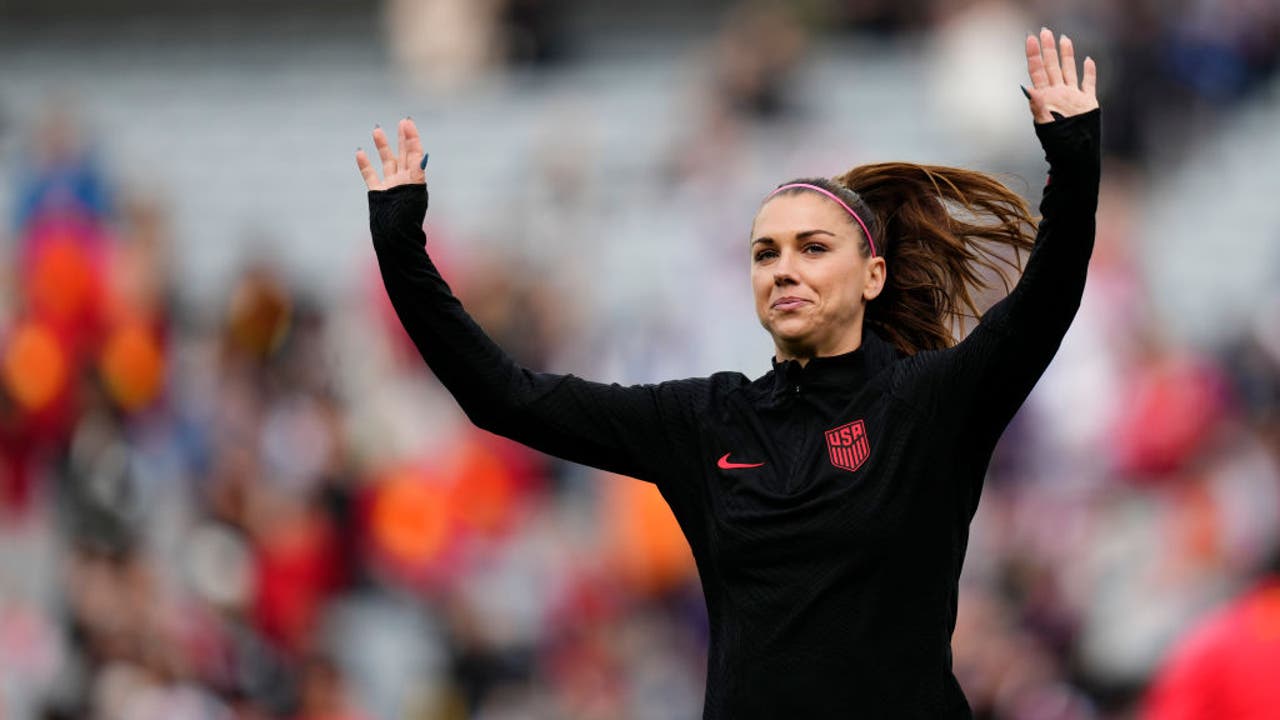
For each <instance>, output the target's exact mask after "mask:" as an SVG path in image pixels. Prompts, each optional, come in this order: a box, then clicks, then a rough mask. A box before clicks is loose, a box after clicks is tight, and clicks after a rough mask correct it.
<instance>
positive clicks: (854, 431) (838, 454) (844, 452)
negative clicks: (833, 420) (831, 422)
mask: <svg viewBox="0 0 1280 720" xmlns="http://www.w3.org/2000/svg"><path fill="white" fill-rule="evenodd" d="M826 436H827V452H828V453H829V454H830V455H831V464H832V465H835V466H836V467H838V468H841V469H843V470H848V471H849V472H853V471H854V470H857V469H858V468H859V467H861V466H862V463H864V462H866V460H867V456H868V455H870V454H871V443H870V442H869V441H868V440H867V426H866V423H864V422H863V421H861V420H854V421H853V422H851V423H845V424H844V425H841V426H840V427H837V428H832V429H830V430H828V431H827V432H826Z"/></svg>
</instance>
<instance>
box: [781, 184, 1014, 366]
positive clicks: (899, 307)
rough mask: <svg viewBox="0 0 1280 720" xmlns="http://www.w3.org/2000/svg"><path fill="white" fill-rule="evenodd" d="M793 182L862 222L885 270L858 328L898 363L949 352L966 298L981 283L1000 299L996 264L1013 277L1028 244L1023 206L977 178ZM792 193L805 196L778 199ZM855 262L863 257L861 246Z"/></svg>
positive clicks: (973, 310)
mask: <svg viewBox="0 0 1280 720" xmlns="http://www.w3.org/2000/svg"><path fill="white" fill-rule="evenodd" d="M795 182H802V183H809V184H813V185H818V186H819V187H822V188H824V189H826V190H829V191H832V192H834V193H836V194H837V195H838V196H839V197H840V198H841V199H843V200H844V201H845V202H846V203H847V204H849V206H850V207H851V208H853V209H854V211H856V212H857V213H858V215H860V216H861V217H862V219H863V221H864V222H866V223H867V227H868V229H869V230H870V231H871V234H872V236H873V237H874V240H875V245H876V251H877V253H878V254H879V255H880V256H882V257H884V259H885V266H886V271H887V272H886V278H885V286H884V288H883V289H882V290H881V291H880V294H879V295H878V296H877V297H876V298H875V299H874V300H871V301H870V302H869V303H867V310H866V316H865V317H864V319H863V322H865V323H867V324H868V325H869V326H870V327H872V328H874V329H875V330H876V332H877V333H879V334H880V336H881V337H883V338H885V340H887V341H889V342H891V343H892V344H893V345H894V346H895V347H897V348H898V349H899V350H901V351H902V352H904V353H906V354H907V355H914V354H915V353H917V352H919V351H921V350H939V349H942V348H947V347H951V346H952V345H954V344H955V343H956V342H957V339H958V338H957V337H956V335H955V333H954V332H953V329H952V328H953V327H955V326H956V325H957V324H958V323H959V322H961V321H962V320H963V319H964V318H977V317H978V315H979V310H978V305H977V303H976V302H975V299H974V296H975V294H977V293H979V292H980V291H981V290H983V289H986V288H989V287H991V283H990V281H989V278H990V275H991V274H992V273H994V275H996V276H997V277H999V278H1000V280H1001V281H1002V282H1003V283H1004V286H1005V290H1006V292H1007V291H1008V289H1009V288H1010V287H1011V282H1010V277H1009V275H1007V274H1006V270H1005V269H1004V268H1002V267H1001V266H1004V267H1007V268H1013V269H1016V270H1018V271H1019V273H1020V272H1021V269H1022V265H1021V253H1022V251H1024V250H1025V251H1030V249H1031V247H1032V246H1033V245H1034V244H1035V231H1036V224H1035V220H1034V219H1033V218H1032V216H1031V210H1030V208H1029V207H1028V205H1027V203H1026V201H1025V200H1023V199H1022V197H1021V196H1019V195H1018V194H1017V193H1015V192H1013V191H1012V190H1010V189H1009V188H1007V187H1005V185H1004V184H1003V183H1001V182H1000V181H999V180H997V179H996V178H994V177H992V176H991V175H988V174H986V173H981V172H976V171H973V170H964V169H962V168H953V167H942V166H937V165H916V164H913V163H902V162H888V163H875V164H871V165H860V166H858V167H855V168H853V169H852V170H850V171H848V172H846V173H844V174H843V175H839V176H837V177H834V178H831V179H830V180H827V179H824V178H816V179H815V178H806V179H802V180H793V181H789V182H788V183H783V185H786V184H791V183H795ZM779 187H781V186H779ZM793 192H804V190H802V189H796V190H791V189H788V190H784V191H783V192H782V194H791V193H793ZM862 254H863V256H864V257H870V256H871V248H870V247H869V246H868V244H867V243H866V242H865V240H864V242H863V243H862ZM1010 255H1012V256H1013V257H1012V258H1010V257H1009V256H1010ZM987 271H990V272H987Z"/></svg>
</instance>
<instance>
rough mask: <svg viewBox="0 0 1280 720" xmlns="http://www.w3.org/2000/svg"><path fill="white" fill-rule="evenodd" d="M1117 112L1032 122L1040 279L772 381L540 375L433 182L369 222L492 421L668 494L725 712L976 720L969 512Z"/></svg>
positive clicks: (391, 267) (1085, 217)
mask: <svg viewBox="0 0 1280 720" xmlns="http://www.w3.org/2000/svg"><path fill="white" fill-rule="evenodd" d="M1099 117H1100V111H1098V110H1094V111H1092V112H1089V113H1086V114H1084V115H1079V116H1075V117H1071V118H1066V119H1059V120H1055V121H1053V122H1050V123H1046V124H1042V125H1036V126H1035V130H1036V134H1037V136H1038V137H1039V138H1040V140H1041V143H1042V145H1043V147H1044V149H1045V153H1046V158H1047V159H1048V161H1049V165H1050V175H1049V183H1048V184H1047V186H1046V188H1045V192H1044V198H1043V200H1042V202H1041V206H1040V210H1041V214H1042V220H1041V222H1040V225H1039V230H1038V235H1037V239H1036V245H1035V248H1034V250H1033V251H1032V252H1031V254H1030V256H1029V258H1028V259H1027V263H1026V268H1025V271H1024V273H1023V275H1022V277H1021V279H1020V280H1019V282H1018V284H1017V285H1016V286H1015V288H1014V289H1013V291H1012V292H1011V293H1010V294H1009V295H1008V297H1006V298H1004V299H1003V300H1001V301H1000V302H999V303H997V304H995V305H994V306H993V307H992V308H991V309H990V310H989V311H988V312H986V313H985V314H984V316H983V318H982V321H981V322H980V323H979V324H978V326H977V327H976V328H975V329H974V330H973V331H972V332H971V333H970V334H969V335H968V337H966V338H965V339H964V340H963V341H962V342H960V343H959V344H958V345H956V346H955V347H953V348H950V349H947V350H942V351H930V352H922V353H918V354H916V355H913V356H910V357H907V356H904V355H902V354H901V353H900V352H898V351H896V350H895V349H894V348H893V347H892V346H891V345H889V344H888V343H887V342H885V341H884V340H883V339H882V338H880V337H879V336H877V335H876V334H875V333H874V332H873V331H871V330H867V331H865V332H864V333H863V338H862V345H861V347H859V348H858V349H856V350H854V351H852V352H850V353H847V354H844V355H839V356H832V357H819V358H814V359H812V360H810V361H809V363H808V364H807V365H806V366H801V365H800V364H799V363H797V362H795V361H786V362H783V363H778V362H776V361H775V362H774V365H773V369H772V370H771V371H770V372H769V373H767V374H765V375H764V376H762V377H760V378H757V379H755V380H751V379H748V378H747V377H745V376H744V375H742V374H741V373H736V372H722V373H716V374H714V375H712V376H710V377H706V378H692V379H687V380H675V381H671V382H664V383H659V384H654V385H635V386H629V387H624V386H621V385H617V384H612V385H608V384H602V383H597V382H591V381H588V380H583V379H581V378H578V377H575V376H573V375H553V374H548V373H539V372H533V371H531V370H528V369H525V368H522V367H519V366H517V365H516V364H515V363H514V362H513V361H512V360H511V359H510V358H509V357H508V356H507V355H506V354H505V353H504V352H503V351H502V350H501V349H500V348H499V347H498V346H497V345H495V344H494V343H493V342H492V341H491V340H490V339H489V338H488V337H487V336H486V335H485V334H484V332H483V331H482V330H481V329H480V328H479V327H478V326H477V325H476V324H475V323H474V322H473V321H472V320H471V318H470V317H468V316H467V314H466V313H465V312H464V311H463V308H462V306H461V305H460V304H459V302H458V301H457V300H456V299H455V298H454V296H453V295H452V293H451V292H450V291H449V287H448V286H447V285H446V284H445V281H444V280H443V279H442V278H441V277H440V274H439V273H438V272H437V271H436V268H435V267H434V265H433V264H432V262H431V260H430V258H429V257H428V255H427V253H426V251H425V248H424V244H425V236H424V233H423V231H422V221H423V217H424V214H425V212H426V209H427V194H426V192H425V189H424V187H423V186H422V185H411V186H402V187H398V188H393V189H390V190H386V191H371V192H370V193H369V210H370V226H371V229H372V233H373V242H374V247H375V249H376V252H377V255H378V262H379V265H380V268H381V271H382V277H383V281H384V282H385V284H386V288H387V292H388V293H389V295H390V297H391V300H392V303H393V304H394V306H395V309H396V312H397V313H398V314H399V316H400V319H401V321H402V322H403V323H404V326H405V329H406V330H407V331H408V332H409V335H410V337H411V338H412V339H413V341H414V342H415V343H416V344H417V347H418V349H419V350H420V351H421V353H422V357H423V359H425V360H426V362H427V364H428V365H429V366H430V367H431V369H432V370H433V371H434V372H435V373H436V375H437V376H438V377H439V378H440V381H441V382H442V383H443V384H444V385H445V387H447V388H448V389H449V391H450V392H451V393H452V394H453V396H454V397H455V398H456V399H457V401H458V403H459V404H460V405H461V407H462V408H463V410H464V411H465V412H466V413H467V416H468V417H470V418H471V420H472V421H474V422H475V423H476V424H477V425H478V426H480V427H482V428H484V429H487V430H490V431H492V432H495V433H498V434H500V435H504V436H506V437H509V438H513V439H515V440H517V441H519V442H522V443H525V444H527V445H529V446H531V447H533V448H536V449H539V450H542V451H544V452H547V453H550V454H552V455H556V456H558V457H561V458H565V459H567V460H571V461H576V462H579V463H583V464H586V465H591V466H594V467H598V468H602V469H605V470H609V471H613V472H617V473H622V474H624V475H630V476H633V477H636V478H641V479H643V480H647V481H650V482H653V483H655V484H656V485H657V487H658V488H659V490H660V491H661V492H662V495H663V497H664V498H665V499H666V500H667V502H668V504H669V505H670V506H671V509H672V511H673V512H674V514H675V516H676V519H677V520H678V521H679V523H680V527H681V528H682V529H683V531H684V534H685V536H686V537H687V538H688V540H689V544H690V546H691V547H692V549H693V555H694V558H695V559H696V561H697V567H698V572H699V574H700V576H701V580H702V587H703V591H704V593H705V596H706V603H707V610H708V612H709V614H710V620H711V646H710V657H709V661H708V667H707V679H706V680H707V689H706V700H705V707H704V717H705V718H783V717H786V718H801V717H803V718H850V717H858V718H873V717H891V718H943V717H946V718H952V717H955V718H960V717H969V716H970V710H969V707H968V705H967V703H966V701H965V699H964V696H963V694H962V693H961V690H960V687H959V685H958V683H957V682H956V679H955V676H954V675H953V673H952V667H951V633H952V631H953V630H954V628H955V621H956V596H957V583H958V579H959V576H960V568H961V565H962V563H963V561H964V554H965V548H966V545H967V542H968V533H969V522H970V520H971V518H972V517H973V514H974V511H975V510H976V508H977V504H978V497H979V495H980V493H981V490H982V483H983V477H984V475H985V472H986V468H987V464H988V462H989V460H990V456H991V452H992V450H993V449H994V447H995V443H996V440H997V439H998V438H999V437H1000V434H1001V433H1002V432H1003V431H1004V429H1005V427H1006V426H1007V425H1008V423H1009V421H1010V420H1011V419H1012V418H1013V415H1014V413H1015V412H1016V411H1017V409H1018V407H1019V406H1020V405H1021V404H1022V402H1023V401H1024V400H1025V399H1026V397H1027V395H1028V393H1030V391H1031V388H1032V387H1033V386H1034V385H1035V383H1036V381H1037V379H1038V378H1039V377H1040V375H1041V374H1042V373H1043V372H1044V369H1045V367H1046V366H1047V365H1048V364H1049V361H1050V360H1051V359H1052V357H1053V355H1054V353H1055V352H1056V351H1057V349H1058V345H1059V343H1060V342H1061V339H1062V337H1063V335H1064V334H1065V333H1066V331H1067V327H1068V326H1069V325H1070V324H1071V320H1072V318H1073V317H1074V316H1075V313H1076V310H1077V308H1078V307H1079V303H1080V297H1081V294H1082V292H1083V290H1084V283H1085V274H1086V270H1087V267H1088V263H1089V256H1090V253H1091V252H1092V248H1093V238H1094V215H1095V210H1096V206H1097V196H1098V180H1099V174H1100V164H1101V163H1100V152H1099V135H1100V130H1099ZM890 271H891V272H892V268H891V269H890ZM828 431H831V432H830V433H829V432H828ZM722 461H723V463H724V464H726V465H728V466H729V467H728V468H727V469H725V468H723V467H721V462H722Z"/></svg>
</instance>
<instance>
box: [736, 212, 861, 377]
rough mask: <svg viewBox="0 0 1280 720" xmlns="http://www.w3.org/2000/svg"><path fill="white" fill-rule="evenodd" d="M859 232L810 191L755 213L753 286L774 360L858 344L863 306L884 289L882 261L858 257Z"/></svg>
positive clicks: (828, 352) (832, 352)
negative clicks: (773, 353) (773, 346)
mask: <svg viewBox="0 0 1280 720" xmlns="http://www.w3.org/2000/svg"><path fill="white" fill-rule="evenodd" d="M862 243H863V239H862V230H861V229H860V228H859V227H858V226H857V224H856V223H855V222H854V220H853V218H851V217H850V216H849V213H848V212H846V211H845V210H844V208H842V207H840V206H839V205H837V204H836V203H835V202H834V201H832V200H831V199H830V198H827V197H825V196H823V195H819V194H818V193H816V192H801V193H798V194H791V195H777V196H774V197H773V198H771V199H770V200H769V201H768V202H766V203H765V204H764V206H763V207H761V208H760V212H758V213H756V219H755V223H753V224H752V231H751V286H752V289H753V291H754V294H755V301H756V315H757V316H759V318H760V324H761V325H763V326H764V329H765V330H768V331H769V334H770V335H772V336H773V341H774V344H775V345H776V346H777V350H778V359H779V360H785V359H789V358H793V357H796V358H807V357H812V356H817V355H824V356H825V355H838V354H841V353H845V352H849V351H851V350H854V349H855V348H857V346H858V345H859V343H861V341H862V314H863V308H864V307H865V303H866V302H867V301H868V300H871V299H872V298H874V297H876V296H877V295H879V294H880V290H881V288H882V287H883V286H884V278H885V264H884V259H883V258H878V257H877V258H864V257H863V256H862V252H861V250H860V247H861V245H862Z"/></svg>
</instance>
